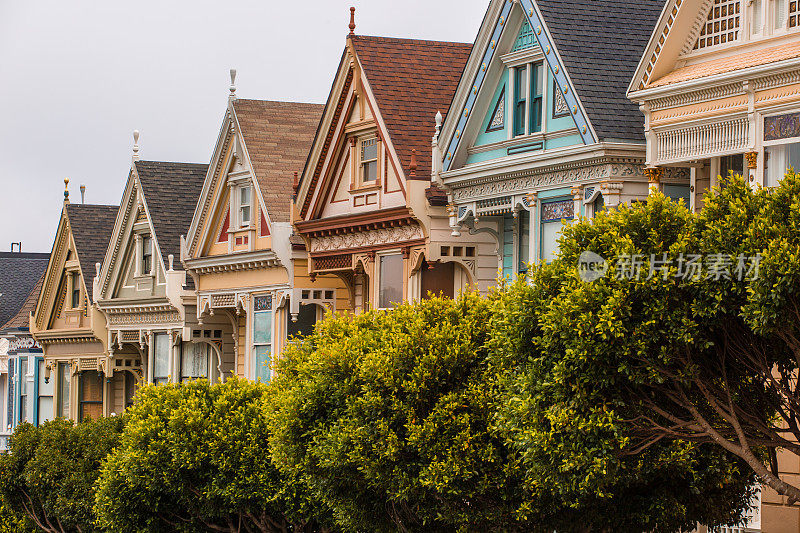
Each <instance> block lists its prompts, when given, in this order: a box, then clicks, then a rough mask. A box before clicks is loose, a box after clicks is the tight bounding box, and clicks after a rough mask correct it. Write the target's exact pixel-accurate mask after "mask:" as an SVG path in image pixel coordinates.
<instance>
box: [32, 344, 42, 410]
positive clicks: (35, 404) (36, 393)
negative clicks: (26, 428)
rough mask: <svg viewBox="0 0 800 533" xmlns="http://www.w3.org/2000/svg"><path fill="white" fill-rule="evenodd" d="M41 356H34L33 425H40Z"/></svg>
mask: <svg viewBox="0 0 800 533" xmlns="http://www.w3.org/2000/svg"><path fill="white" fill-rule="evenodd" d="M41 360H42V358H41V357H34V358H33V425H34V426H38V425H39V361H41Z"/></svg>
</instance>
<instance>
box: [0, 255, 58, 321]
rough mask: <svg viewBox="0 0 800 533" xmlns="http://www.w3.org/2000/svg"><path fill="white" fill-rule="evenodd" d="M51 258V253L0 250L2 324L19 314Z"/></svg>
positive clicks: (0, 312)
mask: <svg viewBox="0 0 800 533" xmlns="http://www.w3.org/2000/svg"><path fill="white" fill-rule="evenodd" d="M49 260H50V254H40V253H15V252H0V324H5V323H6V322H8V321H9V320H10V319H11V318H12V317H14V315H16V314H17V312H18V311H19V310H20V308H21V307H22V306H23V304H24V303H25V301H26V299H27V297H28V296H29V294H30V293H31V290H32V289H33V288H34V287H35V286H36V283H37V281H38V280H39V279H40V278H41V277H42V274H44V271H45V269H46V268H47V263H48V261H49ZM34 304H35V301H34ZM25 324H26V325H27V322H26V323H25Z"/></svg>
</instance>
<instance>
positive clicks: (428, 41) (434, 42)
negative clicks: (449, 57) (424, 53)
mask: <svg viewBox="0 0 800 533" xmlns="http://www.w3.org/2000/svg"><path fill="white" fill-rule="evenodd" d="M352 38H356V39H375V40H379V41H403V42H413V43H420V44H423V43H424V44H431V45H453V44H456V45H464V46H472V45H473V44H474V43H465V42H462V41H437V40H432V39H413V38H410V37H385V36H383V35H361V34H356V35H353V36H352Z"/></svg>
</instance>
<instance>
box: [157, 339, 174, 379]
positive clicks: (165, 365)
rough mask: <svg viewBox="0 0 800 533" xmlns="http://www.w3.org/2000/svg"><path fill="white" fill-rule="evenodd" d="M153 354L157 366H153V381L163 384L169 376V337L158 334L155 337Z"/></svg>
mask: <svg viewBox="0 0 800 533" xmlns="http://www.w3.org/2000/svg"><path fill="white" fill-rule="evenodd" d="M153 343H154V344H155V346H154V347H153V354H154V356H155V357H154V359H155V364H154V366H153V380H155V381H156V382H157V383H161V382H164V381H166V380H167V376H168V375H169V349H170V346H169V335H167V334H166V333H156V334H155V335H153Z"/></svg>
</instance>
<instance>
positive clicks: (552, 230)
mask: <svg viewBox="0 0 800 533" xmlns="http://www.w3.org/2000/svg"><path fill="white" fill-rule="evenodd" d="M560 234H561V221H560V220H559V221H556V222H545V223H542V260H543V261H548V262H549V261H552V260H553V259H555V257H556V253H557V252H558V243H557V242H556V241H557V240H558V236H559V235H560Z"/></svg>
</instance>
